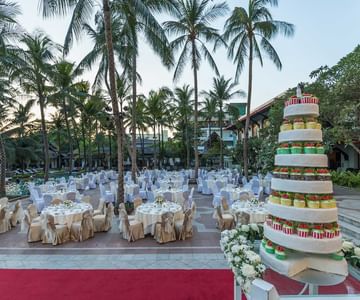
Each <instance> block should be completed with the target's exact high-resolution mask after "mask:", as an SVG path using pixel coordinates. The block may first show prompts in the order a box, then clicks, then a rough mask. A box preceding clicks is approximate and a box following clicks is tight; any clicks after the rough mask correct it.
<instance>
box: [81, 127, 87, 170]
mask: <svg viewBox="0 0 360 300" xmlns="http://www.w3.org/2000/svg"><path fill="white" fill-rule="evenodd" d="M81 135H82V142H83V151H84V167H85V168H86V165H87V157H86V156H87V155H86V137H85V127H84V121H81ZM79 155H80V152H79Z"/></svg>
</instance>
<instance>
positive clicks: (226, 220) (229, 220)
mask: <svg viewBox="0 0 360 300" xmlns="http://www.w3.org/2000/svg"><path fill="white" fill-rule="evenodd" d="M216 215H217V222H218V227H219V229H220V230H221V231H223V230H225V229H233V228H234V227H235V221H234V216H232V215H231V214H226V213H225V214H223V213H222V211H221V207H220V206H217V207H216Z"/></svg>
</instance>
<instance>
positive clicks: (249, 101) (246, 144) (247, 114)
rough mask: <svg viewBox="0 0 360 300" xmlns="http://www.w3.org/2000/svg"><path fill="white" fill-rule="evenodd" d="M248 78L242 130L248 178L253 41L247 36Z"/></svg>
mask: <svg viewBox="0 0 360 300" xmlns="http://www.w3.org/2000/svg"><path fill="white" fill-rule="evenodd" d="M249 39H250V44H249V79H248V99H247V105H246V122H245V129H244V130H245V132H244V149H243V155H244V156H243V157H244V176H245V177H246V178H247V179H248V177H249V170H248V168H249V167H248V140H249V124H250V107H251V92H252V67H253V43H252V37H251V36H250V37H249Z"/></svg>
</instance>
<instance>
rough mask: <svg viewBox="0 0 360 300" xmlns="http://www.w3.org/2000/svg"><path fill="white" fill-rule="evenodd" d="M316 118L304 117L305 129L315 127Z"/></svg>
mask: <svg viewBox="0 0 360 300" xmlns="http://www.w3.org/2000/svg"><path fill="white" fill-rule="evenodd" d="M316 124H317V122H316V119H315V118H307V119H306V125H305V126H306V129H316Z"/></svg>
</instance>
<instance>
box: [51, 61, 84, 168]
mask: <svg viewBox="0 0 360 300" xmlns="http://www.w3.org/2000/svg"><path fill="white" fill-rule="evenodd" d="M82 73H83V70H82V69H81V68H75V64H74V63H70V62H68V61H66V60H60V61H58V62H57V63H56V64H55V65H54V68H53V70H52V72H51V74H50V75H51V76H50V80H51V82H52V84H53V90H54V91H52V93H51V94H50V95H49V96H48V101H49V102H50V103H51V104H52V105H54V106H55V107H56V108H59V107H60V108H61V112H62V113H63V114H64V121H65V125H66V133H67V139H68V145H69V166H68V167H69V174H71V172H72V168H73V157H74V152H73V138H72V135H71V127H70V116H71V114H72V112H71V109H70V108H71V102H75V101H76V99H77V97H78V96H79V95H78V89H77V86H78V85H79V84H81V82H76V78H77V77H78V76H80V75H81V74H82Z"/></svg>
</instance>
